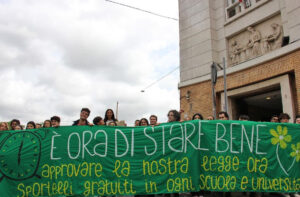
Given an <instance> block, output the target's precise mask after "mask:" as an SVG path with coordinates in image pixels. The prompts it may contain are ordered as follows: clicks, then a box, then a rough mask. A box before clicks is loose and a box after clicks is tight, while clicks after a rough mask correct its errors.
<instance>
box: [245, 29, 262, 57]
mask: <svg viewBox="0 0 300 197" xmlns="http://www.w3.org/2000/svg"><path fill="white" fill-rule="evenodd" d="M247 30H248V31H249V32H250V39H249V42H248V44H247V46H248V48H252V57H256V56H258V55H261V48H260V41H261V35H260V32H259V31H257V30H255V29H254V28H253V27H251V26H250V27H248V28H247Z"/></svg>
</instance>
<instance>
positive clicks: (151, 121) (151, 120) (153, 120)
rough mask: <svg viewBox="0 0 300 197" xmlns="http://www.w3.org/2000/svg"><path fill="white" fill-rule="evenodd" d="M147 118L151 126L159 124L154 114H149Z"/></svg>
mask: <svg viewBox="0 0 300 197" xmlns="http://www.w3.org/2000/svg"><path fill="white" fill-rule="evenodd" d="M149 120H150V125H151V126H157V125H159V124H158V123H157V116H156V115H151V116H150V117H149Z"/></svg>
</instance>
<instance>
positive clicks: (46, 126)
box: [43, 120, 51, 128]
mask: <svg viewBox="0 0 300 197" xmlns="http://www.w3.org/2000/svg"><path fill="white" fill-rule="evenodd" d="M43 127H44V128H49V127H51V120H45V121H44V124H43Z"/></svg>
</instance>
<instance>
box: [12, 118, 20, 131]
mask: <svg viewBox="0 0 300 197" xmlns="http://www.w3.org/2000/svg"><path fill="white" fill-rule="evenodd" d="M17 125H21V122H20V120H17V119H13V120H12V121H10V128H11V130H15V126H17Z"/></svg>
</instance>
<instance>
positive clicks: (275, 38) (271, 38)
mask: <svg viewBox="0 0 300 197" xmlns="http://www.w3.org/2000/svg"><path fill="white" fill-rule="evenodd" d="M271 27H272V31H273V32H272V33H271V34H270V35H268V37H267V38H268V42H269V44H270V45H271V46H272V50H273V49H277V48H279V47H281V42H282V39H281V35H282V28H281V25H279V24H277V23H273V24H272V25H271Z"/></svg>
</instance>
